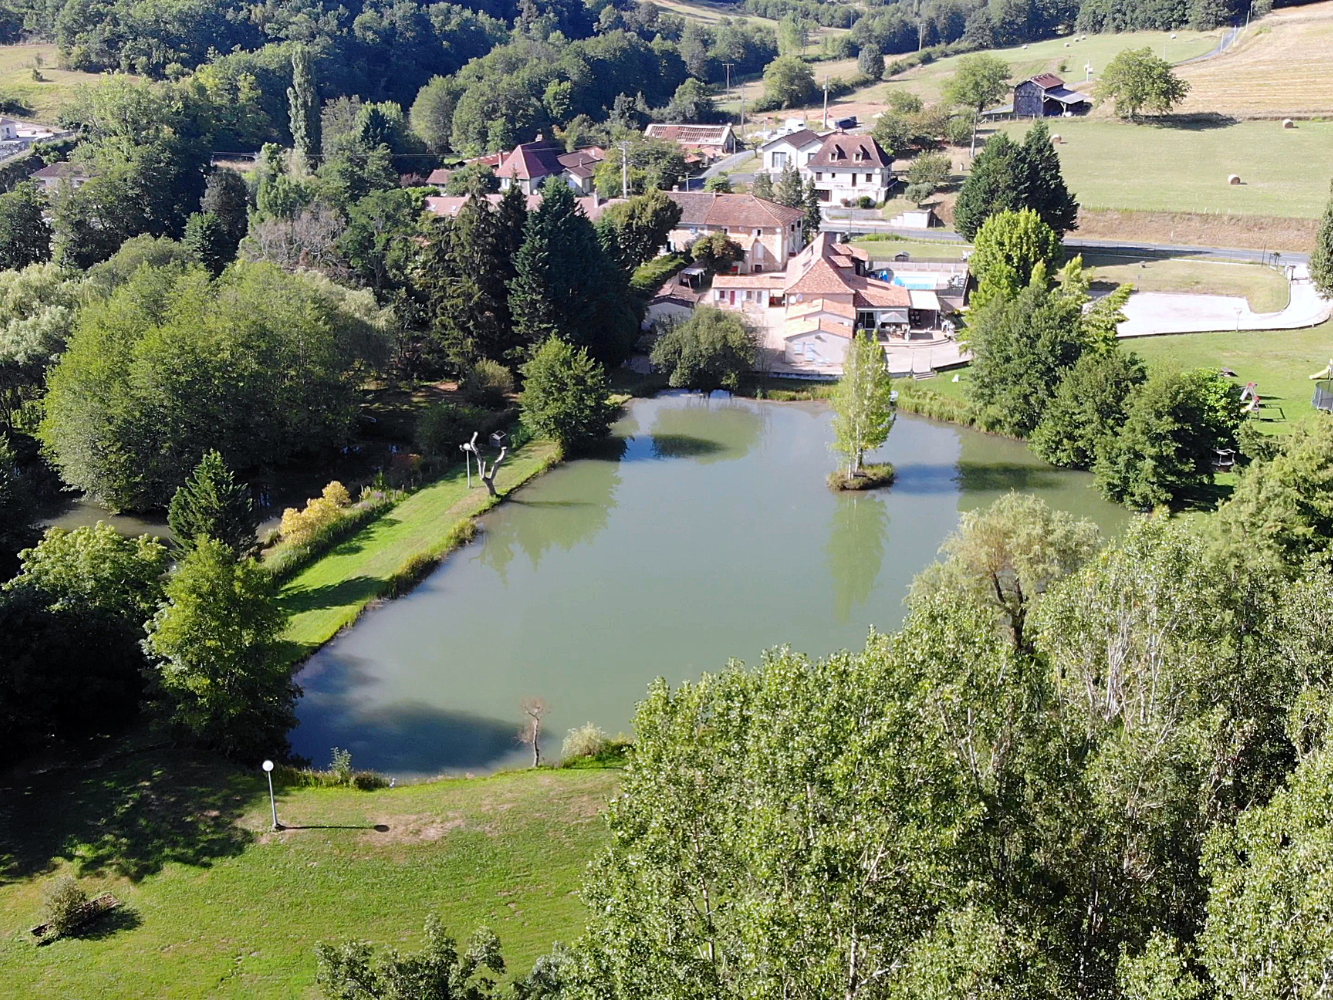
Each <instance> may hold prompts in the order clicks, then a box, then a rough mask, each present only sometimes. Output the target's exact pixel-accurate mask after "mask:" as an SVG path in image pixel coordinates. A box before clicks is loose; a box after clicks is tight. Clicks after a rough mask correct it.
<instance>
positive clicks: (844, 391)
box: [833, 332, 894, 477]
mask: <svg viewBox="0 0 1333 1000" xmlns="http://www.w3.org/2000/svg"><path fill="white" fill-rule="evenodd" d="M892 382H893V379H892V377H891V376H890V375H889V369H888V367H887V366H886V365H885V364H884V349H883V348H881V347H880V346H879V344H878V343H876V342H875V340H874V339H873V337H872V336H871V335H870V333H869V332H866V333H861V334H857V335H856V336H854V337H853V338H852V340H851V343H850V344H848V345H847V358H846V360H845V361H843V365H842V379H841V380H840V381H839V382H838V385H837V388H835V389H834V390H833V450H834V451H836V452H837V453H838V454H840V455H842V456H843V457H845V458H846V459H847V475H848V476H849V477H851V476H854V475H856V474H857V473H858V472H860V471H861V465H862V463H863V461H864V459H865V453H866V452H867V451H870V450H872V449H874V448H878V447H879V446H880V445H882V444H883V443H884V442H885V441H886V440H888V437H889V431H891V430H892V429H893V416H894V414H893V403H892V401H891V394H892V392H893V387H892Z"/></svg>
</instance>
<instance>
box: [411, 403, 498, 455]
mask: <svg viewBox="0 0 1333 1000" xmlns="http://www.w3.org/2000/svg"><path fill="white" fill-rule="evenodd" d="M493 422H494V415H493V414H491V413H489V412H487V411H486V410H483V409H481V408H479V407H476V406H469V405H468V404H466V403H436V404H435V405H433V406H431V407H429V408H428V409H427V410H426V411H425V412H424V413H422V414H421V417H420V419H419V420H418V421H417V447H419V448H420V449H421V450H422V451H423V452H424V453H425V454H427V455H429V456H430V457H431V458H434V459H437V460H439V459H444V460H445V461H456V460H457V459H458V458H460V457H461V456H462V452H460V451H459V450H458V449H459V446H460V445H461V444H462V443H463V442H464V441H467V440H469V439H471V437H472V432H473V431H479V432H480V433H481V435H482V436H483V437H484V436H486V435H487V434H489V433H490V432H491V431H492V430H494V426H493Z"/></svg>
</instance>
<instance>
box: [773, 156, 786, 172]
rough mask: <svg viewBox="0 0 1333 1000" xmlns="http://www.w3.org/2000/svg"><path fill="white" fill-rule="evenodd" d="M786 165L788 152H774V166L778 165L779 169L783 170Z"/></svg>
mask: <svg viewBox="0 0 1333 1000" xmlns="http://www.w3.org/2000/svg"><path fill="white" fill-rule="evenodd" d="M786 165H787V154H786V153H774V154H773V166H775V167H777V168H778V169H779V170H781V169H782V168H783V167H785V166H786Z"/></svg>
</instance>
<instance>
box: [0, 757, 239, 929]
mask: <svg viewBox="0 0 1333 1000" xmlns="http://www.w3.org/2000/svg"><path fill="white" fill-rule="evenodd" d="M262 794H263V792H262V788H261V785H260V782H259V780H258V779H257V778H250V777H247V776H244V775H240V774H237V773H236V771H235V769H234V767H233V766H231V765H229V764H227V763H226V762H225V761H222V760H221V759H216V758H204V757H199V756H195V755H192V754H189V753H186V752H183V751H177V750H152V751H147V752H140V753H129V754H123V755H117V756H115V757H114V758H112V759H107V760H105V761H85V762H81V763H77V764H71V765H68V766H59V767H52V768H48V769H46V770H43V771H38V772H33V773H28V774H25V775H22V776H19V777H16V778H14V779H13V784H12V786H11V787H9V788H5V789H0V798H2V799H3V800H4V802H5V805H4V806H3V812H0V820H2V821H3V822H0V831H3V832H0V859H3V861H2V862H0V863H3V868H0V881H10V880H16V879H21V878H27V877H31V876H33V875H39V874H42V873H44V872H49V871H51V870H53V869H54V868H55V867H56V866H57V865H58V864H59V863H60V862H68V863H70V864H72V865H73V866H74V868H75V871H76V874H78V875H80V876H83V875H93V874H110V875H119V876H123V877H125V878H128V879H130V880H131V881H138V880H140V879H142V878H144V877H145V876H148V875H152V874H154V873H156V872H158V871H160V870H161V869H162V867H163V865H166V864H169V863H171V862H177V863H179V864H187V865H194V866H197V867H207V866H208V865H210V864H211V863H212V862H213V861H214V860H215V859H217V858H223V857H232V856H235V855H237V854H239V853H241V851H242V850H244V849H245V846H246V845H247V844H248V843H250V841H251V839H252V837H253V834H252V833H251V832H250V831H248V830H244V829H242V828H241V827H240V826H238V825H237V822H238V820H239V819H240V817H241V815H242V814H243V813H244V812H245V810H246V809H247V808H248V807H249V806H250V804H251V803H252V802H254V801H256V800H257V799H258V798H259V797H260V796H261V795H262ZM113 912H114V911H113Z"/></svg>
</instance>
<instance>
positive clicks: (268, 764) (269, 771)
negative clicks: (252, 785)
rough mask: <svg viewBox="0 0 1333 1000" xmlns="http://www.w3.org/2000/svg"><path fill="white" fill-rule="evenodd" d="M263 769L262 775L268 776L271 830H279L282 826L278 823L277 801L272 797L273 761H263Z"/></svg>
mask: <svg viewBox="0 0 1333 1000" xmlns="http://www.w3.org/2000/svg"><path fill="white" fill-rule="evenodd" d="M263 767H264V774H266V775H267V776H268V804H269V808H270V809H272V810H273V829H275V830H281V829H282V824H281V823H279V822H278V800H277V799H275V798H274V797H273V761H271V760H266V761H264V764H263Z"/></svg>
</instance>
